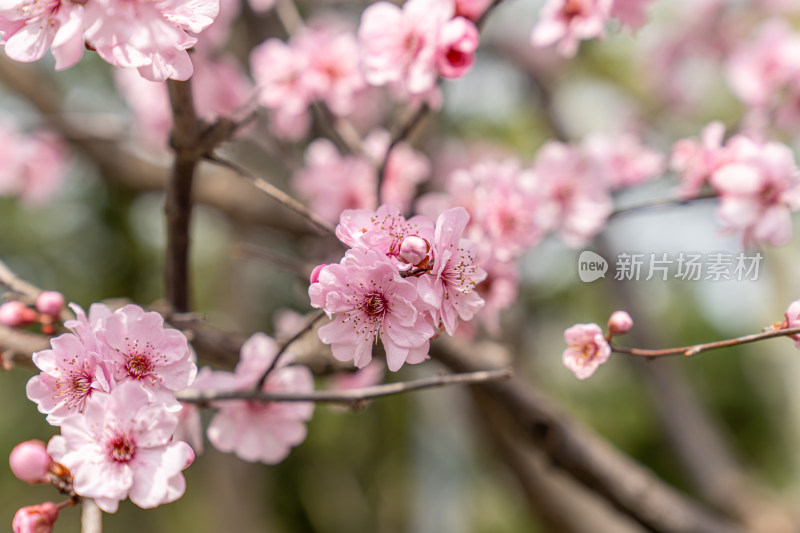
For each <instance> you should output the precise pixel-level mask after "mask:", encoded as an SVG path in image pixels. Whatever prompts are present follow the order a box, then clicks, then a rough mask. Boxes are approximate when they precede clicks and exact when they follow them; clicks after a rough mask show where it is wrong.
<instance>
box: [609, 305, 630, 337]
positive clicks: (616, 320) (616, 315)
mask: <svg viewBox="0 0 800 533" xmlns="http://www.w3.org/2000/svg"><path fill="white" fill-rule="evenodd" d="M632 327H633V319H632V318H631V315H629V314H628V313H627V312H625V311H614V312H613V313H611V317H610V318H609V319H608V332H609V333H610V334H611V335H622V334H624V333H628V332H629V331H630V330H631V328H632Z"/></svg>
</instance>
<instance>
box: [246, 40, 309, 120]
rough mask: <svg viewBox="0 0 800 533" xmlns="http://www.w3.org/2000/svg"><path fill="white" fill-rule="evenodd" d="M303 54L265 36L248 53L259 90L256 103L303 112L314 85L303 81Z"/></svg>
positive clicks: (305, 64)
mask: <svg viewBox="0 0 800 533" xmlns="http://www.w3.org/2000/svg"><path fill="white" fill-rule="evenodd" d="M309 63H310V62H309V58H308V57H307V56H306V54H305V53H304V52H303V51H301V50H298V49H296V48H295V47H293V46H290V45H289V44H287V43H285V42H283V41H281V40H280V39H268V40H267V41H265V42H263V43H261V44H260V45H258V46H256V47H255V48H253V51H252V52H250V69H251V71H252V73H253V78H254V79H255V81H256V86H257V87H256V88H257V89H258V91H259V92H258V103H259V104H261V105H262V106H264V107H266V108H267V109H270V110H272V111H276V110H280V111H282V112H283V113H286V114H288V115H298V114H300V113H304V112H305V111H306V109H307V108H308V105H309V104H310V103H311V101H312V99H313V97H314V94H313V88H312V87H309V85H308V84H307V83H305V80H304V75H305V73H306V72H307V71H308V68H309Z"/></svg>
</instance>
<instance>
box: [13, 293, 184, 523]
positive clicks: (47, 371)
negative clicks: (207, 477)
mask: <svg viewBox="0 0 800 533" xmlns="http://www.w3.org/2000/svg"><path fill="white" fill-rule="evenodd" d="M73 310H74V311H75V312H76V314H77V316H78V318H77V320H72V321H68V322H66V324H65V325H66V326H67V327H68V328H70V329H71V332H70V333H65V334H62V335H60V336H58V337H55V338H53V339H52V341H51V345H52V348H51V349H48V350H43V351H41V352H37V353H35V354H34V355H33V362H34V364H36V366H37V367H39V369H40V370H41V373H40V374H39V375H37V376H34V377H33V378H31V380H30V381H29V382H28V386H27V394H28V398H30V399H31V400H32V401H34V402H36V404H38V407H39V411H41V412H42V413H45V414H46V415H47V420H48V422H50V423H51V424H53V425H56V426H59V427H60V428H61V435H58V436H55V437H53V438H52V439H51V440H50V443H49V444H48V446H47V452H48V453H49V455H50V456H51V457H52V458H53V460H54V461H55V463H57V464H59V465H61V466H63V467H65V468H66V469H68V471H69V473H70V474H71V477H72V483H73V487H74V490H75V492H76V493H77V494H79V495H80V496H84V497H87V498H92V499H94V500H95V501H96V502H97V505H98V506H99V507H100V508H101V509H103V510H104V511H106V512H115V511H116V510H117V506H118V504H119V502H120V501H121V500H124V499H125V498H128V497H129V498H130V499H131V501H133V502H134V503H135V504H137V505H139V506H141V507H145V508H149V507H156V506H158V505H161V504H163V503H168V502H171V501H174V500H176V499H178V498H180V497H181V496H182V495H183V492H184V490H185V480H184V477H183V474H182V473H181V471H182V470H183V469H184V468H186V467H187V466H188V465H189V464H190V463H191V462H192V460H193V458H194V453H193V451H192V449H191V448H190V447H189V446H188V445H187V444H186V443H185V442H180V441H173V440H172V436H173V433H174V432H175V428H176V426H177V424H178V417H177V415H176V414H175V412H176V411H177V410H179V409H180V404H179V403H178V401H177V400H176V399H175V391H177V390H180V389H183V388H185V387H187V386H188V385H189V384H190V383H191V382H192V380H193V379H194V376H195V373H196V372H197V368H196V366H195V364H194V362H193V361H192V353H191V351H190V349H189V345H188V343H187V341H186V337H185V336H184V335H183V334H182V333H180V332H178V331H176V330H172V329H165V328H164V327H163V319H162V318H161V315H159V314H158V313H149V312H145V311H144V310H143V309H142V308H140V307H138V306H135V305H127V306H125V307H123V308H121V309H119V310H117V311H115V312H111V310H109V309H108V308H107V307H105V306H104V305H101V304H94V305H92V307H91V308H90V310H89V315H88V316H87V315H86V314H85V313H84V312H83V310H82V309H80V308H79V307H77V306H73Z"/></svg>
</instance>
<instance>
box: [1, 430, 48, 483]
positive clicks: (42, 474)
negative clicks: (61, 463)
mask: <svg viewBox="0 0 800 533" xmlns="http://www.w3.org/2000/svg"><path fill="white" fill-rule="evenodd" d="M51 463H52V459H51V458H50V455H49V454H48V453H47V448H46V447H45V444H44V442H42V441H40V440H27V441H25V442H20V443H19V444H17V445H16V446H14V449H13V450H11V454H10V455H9V456H8V464H9V465H10V466H11V472H13V473H14V475H15V476H17V479H20V480H22V481H25V482H26V483H31V484H33V483H41V482H42V481H45V478H46V476H47V473H48V472H49V471H50V464H51Z"/></svg>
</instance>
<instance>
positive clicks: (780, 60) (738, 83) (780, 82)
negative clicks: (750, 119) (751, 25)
mask: <svg viewBox="0 0 800 533" xmlns="http://www.w3.org/2000/svg"><path fill="white" fill-rule="evenodd" d="M726 71H727V72H726V73H727V78H728V81H729V83H730V84H731V88H732V89H733V92H734V94H735V95H736V96H737V97H738V98H739V99H740V100H742V102H744V103H745V104H746V105H748V106H752V107H763V106H766V105H768V104H770V103H774V102H773V100H774V98H775V97H776V96H777V95H778V93H779V90H780V89H781V88H783V87H784V86H786V85H787V84H789V83H793V84H798V83H800V34H798V33H796V32H794V31H793V30H792V28H791V27H790V26H789V25H788V24H787V22H786V21H784V20H777V19H773V20H768V21H767V22H765V23H764V24H763V25H762V26H761V27H760V29H759V30H758V34H757V36H756V38H755V39H754V41H751V42H742V43H740V44H739V46H738V47H737V48H735V49H734V50H733V51H732V53H731V54H730V56H729V57H728V60H727V65H726Z"/></svg>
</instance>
